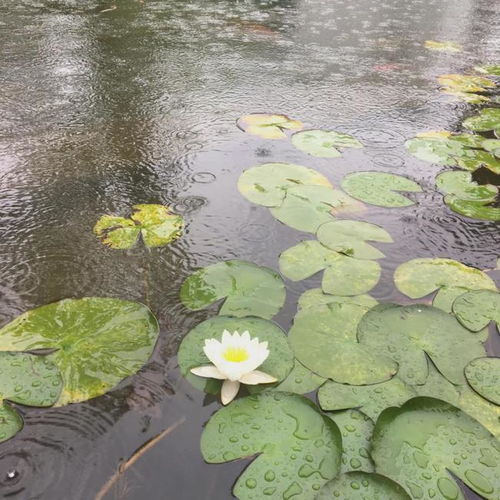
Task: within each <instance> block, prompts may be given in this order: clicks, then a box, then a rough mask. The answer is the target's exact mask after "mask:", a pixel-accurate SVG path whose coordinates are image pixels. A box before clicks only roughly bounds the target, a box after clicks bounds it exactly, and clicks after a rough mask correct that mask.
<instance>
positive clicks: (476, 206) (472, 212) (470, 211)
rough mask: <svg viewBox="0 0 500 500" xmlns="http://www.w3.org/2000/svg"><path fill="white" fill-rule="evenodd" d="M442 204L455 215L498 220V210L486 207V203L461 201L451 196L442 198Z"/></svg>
mask: <svg viewBox="0 0 500 500" xmlns="http://www.w3.org/2000/svg"><path fill="white" fill-rule="evenodd" d="M444 202H445V203H446V205H448V206H449V207H450V208H451V209H452V210H453V211H454V212H456V213H457V214H460V215H464V216H465V217H470V218H471V219H480V220H491V221H499V220H500V208H497V207H494V206H491V205H488V202H484V201H470V200H463V199H461V198H458V197H457V196H454V195H451V194H449V195H446V196H445V197H444Z"/></svg>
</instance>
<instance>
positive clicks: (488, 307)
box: [453, 290, 500, 332]
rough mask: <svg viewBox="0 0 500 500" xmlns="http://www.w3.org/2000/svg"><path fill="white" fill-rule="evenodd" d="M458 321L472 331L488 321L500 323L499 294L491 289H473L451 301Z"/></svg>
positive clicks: (481, 327)
mask: <svg viewBox="0 0 500 500" xmlns="http://www.w3.org/2000/svg"><path fill="white" fill-rule="evenodd" d="M453 313H454V314H455V316H456V317H457V319H458V321H460V323H462V325H464V326H465V328H468V329H469V330H471V331H473V332H478V331H480V330H482V329H483V328H485V327H487V326H488V324H489V322H490V321H494V322H495V323H496V324H497V325H500V294H499V293H498V292H493V291H491V290H474V291H472V292H467V293H465V294H463V295H460V296H459V297H458V298H457V299H456V300H455V302H453Z"/></svg>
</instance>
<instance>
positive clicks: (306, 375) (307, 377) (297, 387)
mask: <svg viewBox="0 0 500 500" xmlns="http://www.w3.org/2000/svg"><path fill="white" fill-rule="evenodd" d="M324 383H325V379H324V378H323V377H320V376H319V375H317V374H316V373H313V372H312V371H311V370H309V369H308V368H306V367H305V366H304V365H303V364H302V363H300V361H298V360H295V364H294V366H293V369H292V371H291V372H290V373H289V374H288V377H287V378H286V379H285V380H283V382H281V384H279V385H277V386H276V390H278V391H282V392H293V393H295V394H307V393H309V392H312V391H315V390H316V389H317V388H318V387H320V386H321V385H323V384H324Z"/></svg>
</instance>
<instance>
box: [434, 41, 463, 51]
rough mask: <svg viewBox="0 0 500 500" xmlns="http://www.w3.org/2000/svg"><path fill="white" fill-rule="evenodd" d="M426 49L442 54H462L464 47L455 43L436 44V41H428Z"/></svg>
mask: <svg viewBox="0 0 500 500" xmlns="http://www.w3.org/2000/svg"><path fill="white" fill-rule="evenodd" d="M425 48H426V49H429V50H437V51H440V52H462V46H461V45H460V44H459V43H455V42H435V41H434V40H426V41H425Z"/></svg>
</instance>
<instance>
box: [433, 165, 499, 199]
mask: <svg viewBox="0 0 500 500" xmlns="http://www.w3.org/2000/svg"><path fill="white" fill-rule="evenodd" d="M436 186H437V188H438V189H439V191H441V193H443V194H452V195H455V196H457V197H458V198H461V199H462V200H470V201H484V202H491V201H493V200H494V199H495V197H496V196H497V194H498V188H497V187H496V186H493V185H491V184H486V185H479V184H477V182H474V181H473V180H472V174H471V173H470V172H458V171H455V170H453V171H448V172H443V173H441V174H439V175H438V176H437V177H436Z"/></svg>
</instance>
